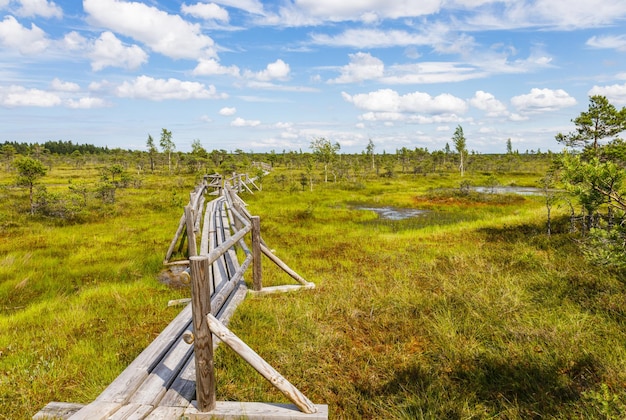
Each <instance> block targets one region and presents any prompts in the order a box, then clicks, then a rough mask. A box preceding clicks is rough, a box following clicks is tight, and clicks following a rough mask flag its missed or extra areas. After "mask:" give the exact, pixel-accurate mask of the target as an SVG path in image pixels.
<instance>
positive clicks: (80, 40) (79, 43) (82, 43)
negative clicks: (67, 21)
mask: <svg viewBox="0 0 626 420" xmlns="http://www.w3.org/2000/svg"><path fill="white" fill-rule="evenodd" d="M60 43H61V45H62V47H63V49H65V50H68V51H79V50H82V49H84V48H86V46H87V44H88V41H87V39H85V37H83V36H82V35H81V34H79V33H78V32H76V31H71V32H69V33H67V34H65V36H64V37H63V40H62V41H61V42H60Z"/></svg>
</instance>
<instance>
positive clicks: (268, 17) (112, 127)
mask: <svg viewBox="0 0 626 420" xmlns="http://www.w3.org/2000/svg"><path fill="white" fill-rule="evenodd" d="M0 12H1V13H2V17H1V18H0V57H1V58H0V127H1V133H2V135H1V136H0V141H5V140H8V141H20V142H22V141H23V142H44V141H46V140H66V141H67V140H72V141H73V142H77V143H90V144H95V145H98V146H108V147H110V148H113V147H121V148H125V149H126V148H129V149H139V150H142V149H145V144H146V140H147V138H148V135H152V136H153V137H154V138H155V140H157V141H158V139H159V137H160V133H161V129H162V128H167V129H168V130H170V131H172V139H173V141H174V143H175V144H176V147H177V150H182V151H189V150H190V145H191V143H192V141H193V140H195V139H198V140H200V142H201V143H202V145H203V146H204V147H205V148H206V149H207V150H213V149H224V150H228V151H234V150H236V149H241V150H243V151H246V152H247V151H255V152H268V151H270V150H275V151H276V152H281V151H283V150H287V151H288V150H296V151H297V150H303V151H308V150H310V149H309V145H310V143H311V141H312V140H313V139H315V138H318V137H325V138H327V139H329V140H331V141H332V142H338V143H339V144H340V145H341V152H347V153H353V152H361V151H363V150H365V148H366V146H367V144H368V141H369V140H370V139H371V140H372V141H373V142H374V144H375V147H376V151H377V152H382V151H383V150H384V151H386V152H388V153H390V152H395V150H396V149H399V148H402V147H407V148H411V149H412V148H415V147H426V148H428V150H431V151H433V150H440V149H442V148H444V146H445V144H446V142H448V143H450V144H451V137H452V135H453V134H454V130H455V128H456V127H457V126H458V125H461V126H462V127H463V130H464V132H465V136H466V139H467V147H468V149H469V150H470V151H476V152H480V153H490V152H495V153H503V152H505V151H506V142H507V139H509V138H510V139H511V142H512V145H513V148H514V149H517V150H519V151H520V152H525V151H526V150H535V151H536V150H538V149H539V150H541V151H547V150H552V151H558V150H560V149H561V146H560V145H559V144H557V143H556V142H555V140H554V136H555V134H557V133H558V132H569V131H572V130H573V128H574V127H573V125H572V123H571V119H572V118H575V117H576V116H577V115H578V114H579V113H580V112H581V111H583V110H585V109H586V108H587V106H588V97H589V96H590V95H594V94H601V95H605V96H606V97H607V98H609V100H610V101H611V102H612V103H613V104H614V105H616V106H618V107H622V106H624V105H626V1H624V0H585V1H582V0H580V1H578V0H499V1H496V0H391V1H390V0H283V1H257V0H217V1H213V2H210V1H198V0H189V1H157V0H143V1H122V0H83V1H79V0H68V1H60V0H59V1H56V2H54V1H50V0H0Z"/></svg>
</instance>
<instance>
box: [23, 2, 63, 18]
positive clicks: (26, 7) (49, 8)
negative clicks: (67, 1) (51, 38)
mask: <svg viewBox="0 0 626 420" xmlns="http://www.w3.org/2000/svg"><path fill="white" fill-rule="evenodd" d="M16 14H17V15H18V16H25V17H35V16H41V17H44V18H61V17H63V10H61V8H60V7H59V6H57V5H56V4H55V3H54V2H52V1H48V0H20V7H19V8H18V9H17V11H16Z"/></svg>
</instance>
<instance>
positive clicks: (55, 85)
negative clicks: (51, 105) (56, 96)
mask: <svg viewBox="0 0 626 420" xmlns="http://www.w3.org/2000/svg"><path fill="white" fill-rule="evenodd" d="M51 87H52V90H56V91H59V92H78V91H79V90H80V86H78V85H77V84H76V83H72V82H64V81H62V80H60V79H58V78H55V79H53V80H52V83H51Z"/></svg>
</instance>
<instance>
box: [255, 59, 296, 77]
mask: <svg viewBox="0 0 626 420" xmlns="http://www.w3.org/2000/svg"><path fill="white" fill-rule="evenodd" d="M290 71H291V69H290V67H289V64H287V63H285V62H284V61H283V60H281V59H278V60H276V61H274V62H273V63H270V64H268V65H267V67H265V70H262V71H259V72H256V73H253V72H251V71H246V72H245V74H244V75H245V76H246V77H248V78H254V79H257V80H260V81H262V82H268V81H270V80H287V79H288V78H289V73H290Z"/></svg>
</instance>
